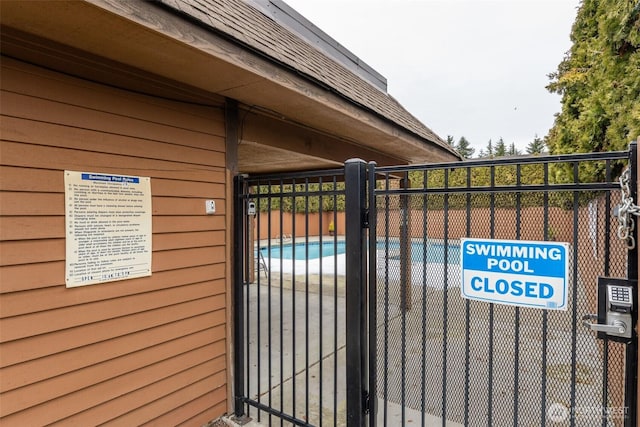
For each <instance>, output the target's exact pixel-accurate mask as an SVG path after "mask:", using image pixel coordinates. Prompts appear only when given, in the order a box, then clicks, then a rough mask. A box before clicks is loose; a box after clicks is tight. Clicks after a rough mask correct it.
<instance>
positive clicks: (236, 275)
mask: <svg viewBox="0 0 640 427" xmlns="http://www.w3.org/2000/svg"><path fill="white" fill-rule="evenodd" d="M244 188H245V185H244V177H243V176H242V175H239V176H236V177H235V178H234V194H233V195H234V199H233V202H234V203H233V204H234V206H233V216H234V221H233V222H234V227H233V238H234V240H235V241H236V242H238V244H236V245H234V248H235V250H234V253H233V270H234V271H233V280H234V289H233V290H234V294H235V295H234V301H235V304H234V307H233V323H234V330H233V332H234V336H233V351H234V353H235V354H234V357H235V364H234V383H233V388H234V390H233V391H234V400H235V401H234V410H235V411H234V412H235V416H236V417H242V416H243V415H244V414H245V412H244V403H243V402H244V396H245V389H244V370H245V365H244V297H243V292H244V247H243V244H242V243H243V242H244V241H245V240H244V227H243V225H244V206H245V204H244Z"/></svg>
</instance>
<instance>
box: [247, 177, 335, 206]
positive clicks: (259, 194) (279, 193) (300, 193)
mask: <svg viewBox="0 0 640 427" xmlns="http://www.w3.org/2000/svg"><path fill="white" fill-rule="evenodd" d="M333 190H337V191H343V190H344V183H341V182H340V183H337V184H336V185H335V188H334V184H332V183H331V184H322V189H321V188H320V184H308V187H307V185H305V184H296V185H295V186H293V185H290V184H288V185H282V186H280V185H273V186H268V185H261V186H259V187H257V188H254V189H253V193H254V194H255V200H256V201H257V202H258V207H259V210H260V212H268V211H269V210H282V211H283V212H293V211H294V210H295V212H297V213H304V212H308V213H316V212H320V210H321V209H322V212H332V211H334V210H337V211H338V212H341V211H344V206H345V200H344V194H337V195H335V196H334V195H333V194H331V195H328V194H326V195H320V194H319V193H322V192H330V191H333ZM316 194H318V195H316ZM321 206H322V208H321Z"/></svg>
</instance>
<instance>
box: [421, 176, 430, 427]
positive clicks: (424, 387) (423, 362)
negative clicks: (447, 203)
mask: <svg viewBox="0 0 640 427" xmlns="http://www.w3.org/2000/svg"><path fill="white" fill-rule="evenodd" d="M422 188H423V189H424V195H423V198H422V240H423V242H425V244H426V243H427V242H428V235H427V230H428V225H427V224H428V223H427V210H428V209H427V208H428V203H429V196H428V193H427V188H428V181H427V171H426V170H425V171H424V172H423V175H422ZM420 362H421V363H420V369H421V374H422V376H421V383H420V390H421V391H422V393H421V394H422V399H420V400H421V406H420V410H421V412H422V414H420V425H421V426H422V427H425V422H426V409H427V408H426V402H425V400H426V399H425V396H426V395H427V250H426V247H425V248H423V251H422V355H421V358H420Z"/></svg>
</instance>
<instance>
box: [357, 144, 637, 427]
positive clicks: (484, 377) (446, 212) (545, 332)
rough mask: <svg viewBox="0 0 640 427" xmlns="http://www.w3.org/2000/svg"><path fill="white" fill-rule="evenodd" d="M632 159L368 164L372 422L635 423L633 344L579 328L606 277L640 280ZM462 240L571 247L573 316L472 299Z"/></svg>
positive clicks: (620, 156)
mask: <svg viewBox="0 0 640 427" xmlns="http://www.w3.org/2000/svg"><path fill="white" fill-rule="evenodd" d="M633 147H635V145H634V146H633ZM630 154H631V158H632V159H635V156H636V153H635V148H633V150H631V153H630V152H618V153H603V154H588V155H567V156H551V157H530V158H512V159H499V160H498V159H491V160H473V161H464V162H459V163H453V164H447V165H444V166H443V165H423V166H408V167H378V168H376V167H372V166H371V165H370V166H369V177H370V178H369V179H370V181H369V182H370V186H369V227H370V228H369V230H370V231H369V236H370V240H369V242H370V243H369V265H370V270H369V286H370V288H369V295H370V296H369V303H370V305H369V310H370V324H369V327H370V332H369V337H370V339H371V341H370V352H369V360H370V361H371V362H370V363H371V366H370V370H369V389H370V394H371V395H372V396H376V399H370V400H371V402H375V404H377V408H375V409H374V410H372V416H371V423H370V425H375V424H376V423H375V422H374V419H375V421H377V424H378V425H385V426H386V425H389V426H395V425H403V426H404V425H415V426H417V425H422V426H425V425H427V426H432V425H442V426H445V425H488V426H506V425H513V426H523V425H524V426H533V425H536V426H537V425H567V426H576V425H577V426H595V425H602V426H610V425H623V423H626V424H624V425H627V426H631V425H635V421H634V420H635V417H636V414H635V413H636V400H635V399H636V397H635V395H636V394H635V393H636V391H635V387H636V382H635V381H636V380H635V372H636V362H637V344H636V340H635V339H632V340H627V341H626V343H621V342H614V341H612V340H610V339H607V338H606V337H605V339H604V340H599V339H597V336H596V334H595V333H594V332H593V331H591V330H589V329H588V328H586V327H584V326H583V325H582V319H583V318H592V317H588V316H589V315H590V314H592V313H596V312H597V307H598V303H597V282H598V277H599V276H615V277H623V278H627V277H628V278H630V279H637V249H636V248H629V247H628V245H627V241H623V240H621V239H619V238H618V237H617V236H616V234H617V229H618V227H619V224H618V221H617V220H616V219H615V217H613V215H612V211H613V208H614V207H615V206H616V205H618V204H619V203H620V183H619V182H618V180H617V177H618V176H619V175H620V173H621V171H622V169H623V168H624V167H626V166H627V163H628V160H629V158H630ZM632 162H633V160H632ZM362 167H363V166H362ZM398 178H400V179H398ZM374 183H375V184H374ZM463 238H483V239H510V240H516V241H559V242H568V243H569V248H570V249H569V254H570V255H569V264H570V265H569V269H570V271H569V277H570V279H569V285H568V308H567V309H566V310H565V311H561V310H549V309H538V308H528V307H517V306H510V305H502V304H493V303H488V302H484V301H476V300H470V299H466V298H463V297H462V293H461V289H460V288H461V267H460V257H461V253H460V252H461V246H460V239H463ZM635 284H636V285H637V282H636V283H635ZM636 289H637V287H636ZM625 372H626V375H625ZM625 381H626V383H625Z"/></svg>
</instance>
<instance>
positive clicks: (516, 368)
mask: <svg viewBox="0 0 640 427" xmlns="http://www.w3.org/2000/svg"><path fill="white" fill-rule="evenodd" d="M521 178H522V169H521V168H520V165H519V164H518V165H516V188H517V190H518V191H517V192H516V240H520V238H521V216H522V212H521V200H520V199H521V196H522V194H521V192H520V187H521V185H522V181H521ZM515 312H516V324H515V332H514V333H515V337H514V340H515V349H514V355H513V390H514V393H513V426H514V427H518V403H519V402H518V394H519V393H518V384H519V382H520V381H519V373H520V369H519V368H520V366H519V361H520V307H516V309H515Z"/></svg>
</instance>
